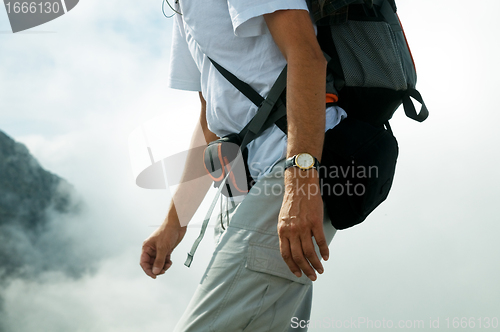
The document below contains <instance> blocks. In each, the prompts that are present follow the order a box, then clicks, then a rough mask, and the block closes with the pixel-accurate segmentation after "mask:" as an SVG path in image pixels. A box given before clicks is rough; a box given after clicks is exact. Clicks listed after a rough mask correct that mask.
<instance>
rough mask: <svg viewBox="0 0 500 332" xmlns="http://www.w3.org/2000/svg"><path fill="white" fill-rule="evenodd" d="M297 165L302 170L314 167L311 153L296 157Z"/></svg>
mask: <svg viewBox="0 0 500 332" xmlns="http://www.w3.org/2000/svg"><path fill="white" fill-rule="evenodd" d="M295 164H297V166H299V168H300V169H309V168H311V167H313V166H314V157H313V156H311V155H310V154H309V153H301V154H298V155H297V157H295Z"/></svg>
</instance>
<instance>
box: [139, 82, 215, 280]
mask: <svg viewBox="0 0 500 332" xmlns="http://www.w3.org/2000/svg"><path fill="white" fill-rule="evenodd" d="M200 100H201V113H200V127H201V130H199V127H197V128H196V130H195V131H194V133H193V136H192V139H191V144H190V149H189V153H188V157H187V161H186V166H185V169H184V172H183V176H182V178H181V183H180V184H179V187H178V188H177V191H176V192H175V194H174V197H173V199H172V202H171V203H170V207H169V210H168V213H167V217H166V218H165V220H164V221H163V224H162V225H161V226H160V227H158V229H157V230H155V231H154V232H153V234H151V236H150V237H149V238H148V239H146V240H145V241H144V243H143V245H142V254H141V259H140V265H141V267H142V269H143V270H144V272H145V273H146V274H147V275H148V276H150V277H151V278H153V279H156V276H157V275H160V274H163V273H165V271H167V270H168V269H169V268H170V266H172V261H171V260H170V255H171V254H172V251H173V250H174V248H175V247H176V246H177V245H178V244H179V243H180V242H181V240H182V239H183V237H184V235H185V233H186V227H187V226H186V225H187V223H188V222H189V221H190V220H191V218H192V217H193V215H194V213H195V212H196V210H197V209H198V207H199V205H200V204H201V202H202V201H203V198H204V197H205V195H206V193H207V191H208V189H209V188H210V184H211V183H212V180H211V179H210V178H209V177H208V176H203V177H200V178H197V179H195V180H191V181H189V179H192V176H190V175H192V174H203V173H204V172H205V170H204V169H203V164H202V162H201V161H202V160H203V155H202V154H203V148H200V147H203V146H204V145H205V146H206V144H207V143H208V142H212V141H214V140H216V139H218V137H217V136H216V135H215V134H214V133H212V132H211V131H210V130H209V129H208V125H207V120H206V102H205V100H204V99H203V96H202V95H201V92H200ZM174 202H175V204H174Z"/></svg>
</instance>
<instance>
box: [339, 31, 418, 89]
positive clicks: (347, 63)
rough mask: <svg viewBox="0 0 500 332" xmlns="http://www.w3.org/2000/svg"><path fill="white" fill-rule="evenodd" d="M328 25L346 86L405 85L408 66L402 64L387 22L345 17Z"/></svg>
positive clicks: (400, 87)
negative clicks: (346, 19) (343, 20)
mask: <svg viewBox="0 0 500 332" xmlns="http://www.w3.org/2000/svg"><path fill="white" fill-rule="evenodd" d="M331 29H332V37H333V41H334V43H335V47H336V49H337V52H338V54H339V58H340V63H341V65H342V70H343V71H344V76H345V83H346V86H353V87H379V88H388V89H393V90H405V89H407V88H408V83H411V82H408V80H407V75H406V73H407V72H408V69H406V70H405V68H403V66H404V64H403V61H402V59H401V54H402V53H401V50H399V49H398V42H397V39H396V36H395V34H394V32H393V31H392V29H391V28H390V25H389V24H387V23H386V22H374V21H348V22H347V23H345V24H339V25H332V26H331Z"/></svg>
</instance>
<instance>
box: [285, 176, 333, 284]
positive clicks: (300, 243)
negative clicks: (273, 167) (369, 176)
mask: <svg viewBox="0 0 500 332" xmlns="http://www.w3.org/2000/svg"><path fill="white" fill-rule="evenodd" d="M299 172H301V173H299ZM302 172H304V173H302ZM278 235H279V241H280V251H281V256H282V257H283V259H284V260H285V262H286V264H287V265H288V267H289V268H290V271H292V272H293V273H294V274H295V275H296V276H297V277H300V276H301V275H302V272H301V271H303V272H304V273H305V274H306V275H307V277H308V278H309V279H311V280H312V281H315V280H316V273H315V271H314V270H316V271H318V272H319V273H320V274H321V273H323V265H322V264H321V261H320V259H319V258H318V256H317V255H316V251H315V249H314V243H313V241H312V237H313V236H314V238H315V239H316V243H317V244H318V246H319V249H320V253H321V256H322V257H323V259H324V260H325V261H326V260H328V255H329V250H328V244H327V242H326V239H325V233H324V231H323V200H322V199H321V192H320V190H319V177H318V173H317V171H316V170H314V169H311V170H308V171H301V170H298V169H297V168H295V167H291V168H289V169H288V170H287V171H286V172H285V195H284V197H283V204H282V206H281V210H280V214H279V220H278ZM311 265H312V266H311Z"/></svg>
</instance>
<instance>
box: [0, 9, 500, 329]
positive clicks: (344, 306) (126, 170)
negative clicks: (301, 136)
mask: <svg viewBox="0 0 500 332" xmlns="http://www.w3.org/2000/svg"><path fill="white" fill-rule="evenodd" d="M160 5H161V2H160V1H158V2H145V3H141V4H138V3H137V2H132V1H128V0H127V1H115V0H113V1H105V2H103V1H92V0H87V1H81V2H80V3H79V4H78V6H77V7H75V9H73V10H72V11H71V12H69V13H68V14H67V15H65V16H64V17H62V18H60V19H58V20H55V21H53V22H51V23H49V24H47V25H44V26H43V27H39V28H36V29H35V30H40V31H42V30H43V31H55V33H51V34H48V33H47V34H24V35H22V34H18V35H8V34H0V42H1V44H2V51H1V52H0V77H1V79H0V129H2V130H5V131H6V132H7V133H8V134H11V135H13V136H14V137H15V138H17V139H18V140H20V141H22V142H25V143H26V144H27V146H28V147H29V148H30V149H31V151H32V152H33V153H34V154H35V156H36V157H37V158H38V159H39V160H40V162H41V164H42V166H44V167H46V168H47V169H49V170H50V171H53V172H55V173H57V174H60V175H62V176H63V177H65V178H67V179H68V180H69V181H70V182H72V183H73V184H74V185H75V186H76V188H77V190H78V191H80V192H81V193H82V194H83V195H84V196H85V198H86V200H87V201H88V205H89V207H90V211H89V220H90V222H91V225H92V227H90V228H89V229H88V230H86V231H85V232H83V233H82V236H85V237H87V238H88V241H89V242H90V243H92V244H95V245H97V246H103V248H106V250H104V249H103V250H104V251H106V252H107V253H109V255H110V256H109V257H105V259H104V263H103V266H102V268H101V269H100V270H99V272H98V273H97V274H96V275H94V276H89V277H87V278H85V279H82V280H78V281H72V280H66V279H64V278H62V277H60V276H54V277H53V279H49V278H48V277H47V276H46V277H45V278H46V280H45V281H44V282H42V283H37V282H34V283H27V282H22V281H17V282H15V283H14V284H12V286H11V287H10V288H8V289H7V290H6V292H5V294H6V295H5V300H6V307H7V308H8V313H9V315H10V316H9V317H8V319H9V322H11V324H14V322H15V324H16V325H12V326H13V328H12V331H31V330H34V329H42V328H43V329H47V330H51V331H68V330H72V331H89V330H92V331H106V332H107V331H142V330H149V329H157V330H158V329H159V330H166V331H168V330H169V328H170V327H171V326H173V324H175V321H176V319H177V318H178V317H179V315H180V314H181V313H182V311H183V308H184V307H185V306H186V305H187V301H188V300H189V297H190V294H191V293H192V292H193V291H194V287H196V285H197V282H198V280H199V277H200V276H201V273H202V272H203V269H204V265H205V264H206V262H208V257H209V253H208V252H209V251H210V248H211V241H210V239H208V238H209V237H210V236H209V235H207V239H206V240H205V241H204V242H203V243H202V246H205V247H203V248H204V249H200V250H198V253H197V257H196V258H195V262H194V263H193V267H192V268H191V269H190V270H188V269H186V268H184V267H183V266H182V263H183V261H184V259H185V254H186V253H187V251H188V250H189V248H190V246H191V244H192V241H193V239H194V238H195V237H196V236H197V232H198V229H197V228H193V229H192V230H191V231H190V232H189V234H188V236H187V238H186V239H185V240H184V241H183V242H182V243H181V244H180V246H179V248H178V249H177V250H176V256H174V261H175V264H174V267H173V268H172V269H173V270H172V271H170V273H169V274H167V275H166V276H164V278H159V279H158V280H155V281H150V280H149V279H148V278H147V277H146V276H143V275H141V273H142V272H141V271H140V270H139V269H140V268H139V266H138V257H139V249H140V245H141V242H142V240H143V239H144V238H145V237H147V236H148V234H149V233H150V232H151V231H152V230H153V228H152V227H148V226H149V225H154V224H159V223H160V222H161V219H162V218H163V216H164V214H165V212H166V208H167V200H168V194H167V192H159V191H156V192H155V191H148V190H143V189H140V188H137V187H135V185H134V179H133V176H132V171H131V168H130V162H129V159H128V158H129V155H128V136H129V134H130V133H131V132H132V131H133V130H134V129H135V128H137V127H138V126H139V125H140V124H143V123H145V122H147V121H148V120H150V119H152V118H154V117H156V116H160V115H162V114H165V113H168V114H169V115H170V116H171V118H172V121H175V123H178V124H179V128H180V132H184V133H185V136H183V138H182V139H184V140H187V139H189V136H190V133H191V131H192V130H193V128H194V124H195V121H196V117H197V114H198V110H197V107H198V105H197V95H196V94H193V93H185V92H179V91H173V90H169V89H167V88H166V84H165V82H166V79H165V78H166V75H167V72H168V53H169V49H170V47H169V38H170V37H169V36H170V32H169V31H170V24H171V21H169V20H167V19H166V18H163V16H162V14H161V6H160ZM398 5H399V9H400V17H401V19H402V20H403V23H404V25H405V28H406V33H407V36H408V39H409V41H410V45H411V47H412V50H413V54H414V56H415V60H416V62H417V69H418V73H419V89H420V91H421V92H422V95H423V96H424V98H425V100H426V101H427V104H428V106H429V110H430V112H431V115H430V117H429V119H428V120H427V121H426V122H425V123H423V124H417V123H413V122H412V121H410V120H408V119H406V118H404V114H403V112H402V110H400V111H399V112H398V114H397V115H396V116H395V118H394V120H393V121H392V126H393V130H394V131H395V133H396V135H397V138H398V141H399V143H400V158H399V163H398V169H397V175H396V180H395V183H394V187H393V190H392V192H391V194H390V196H389V200H388V201H387V202H385V203H384V204H383V205H382V206H381V207H380V208H379V209H378V210H377V211H376V212H375V214H374V215H373V216H371V217H370V219H369V220H368V221H367V223H366V224H365V225H361V226H358V227H355V228H354V229H351V230H347V231H343V232H339V233H338V234H337V235H336V238H334V240H333V242H332V245H331V252H332V255H331V256H332V257H331V261H330V262H328V263H326V272H325V275H323V276H321V277H320V280H319V281H318V282H317V283H316V291H315V301H314V310H313V316H312V318H313V319H322V318H324V317H339V318H342V319H350V318H351V317H353V318H358V317H360V316H364V317H368V318H370V319H373V320H377V319H379V320H381V319H382V318H385V319H393V320H395V321H397V320H399V319H404V320H406V319H411V320H413V319H423V320H424V321H425V323H426V326H428V321H429V318H430V317H433V318H437V317H440V318H441V324H444V319H445V318H446V317H450V318H452V317H454V316H459V317H484V316H494V315H498V314H497V313H498V309H499V308H500V302H499V301H498V299H497V298H495V297H494V296H493V295H492V294H498V291H499V289H498V283H497V280H498V276H499V272H500V271H499V269H498V268H497V267H496V264H495V262H496V261H497V260H498V251H499V246H498V241H496V238H495V234H497V233H498V231H499V227H500V226H498V223H497V221H498V216H497V212H496V198H497V197H498V195H499V191H498V185H497V184H498V183H499V181H498V180H499V176H498V173H497V171H496V168H497V167H496V166H497V164H498V161H499V156H498V152H497V151H498V149H497V148H496V143H497V142H498V141H499V140H498V138H499V137H498V131H497V130H496V126H497V122H498V120H499V115H498V112H497V111H496V109H497V108H498V107H497V105H496V94H497V92H496V91H495V89H496V86H497V85H498V84H496V81H497V79H496V78H497V77H498V76H499V74H500V71H499V65H498V62H497V60H496V59H498V52H499V50H500V49H499V47H498V43H496V42H495V40H496V36H495V33H496V31H498V29H499V27H498V24H499V23H498V20H497V19H496V17H495V15H496V13H497V12H498V9H500V8H499V6H500V3H499V2H498V1H496V0H489V1H486V0H485V1H483V2H481V6H480V7H481V8H479V7H477V6H476V7H471V6H470V5H466V2H465V1H458V2H457V1H443V2H436V1H431V0H420V1H419V2H418V3H414V2H405V1H399V2H398ZM1 23H2V24H1V26H2V29H5V23H4V22H1ZM186 104H187V105H186ZM181 109H182V110H183V111H180V110H181ZM179 139H180V138H179ZM172 148H173V149H175V148H178V147H177V146H173V147H172ZM202 210H203V209H202ZM202 210H200V212H199V213H198V215H197V219H201V217H202V214H203V213H202V212H204V211H202ZM173 285H175V286H173ZM28 292H29V294H30V296H29V297H26V296H24V297H22V296H20V294H26V293H28ZM359 330H361V331H362V330H363V329H359ZM311 331H313V332H314V331H316V330H315V329H312V330H311Z"/></svg>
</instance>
